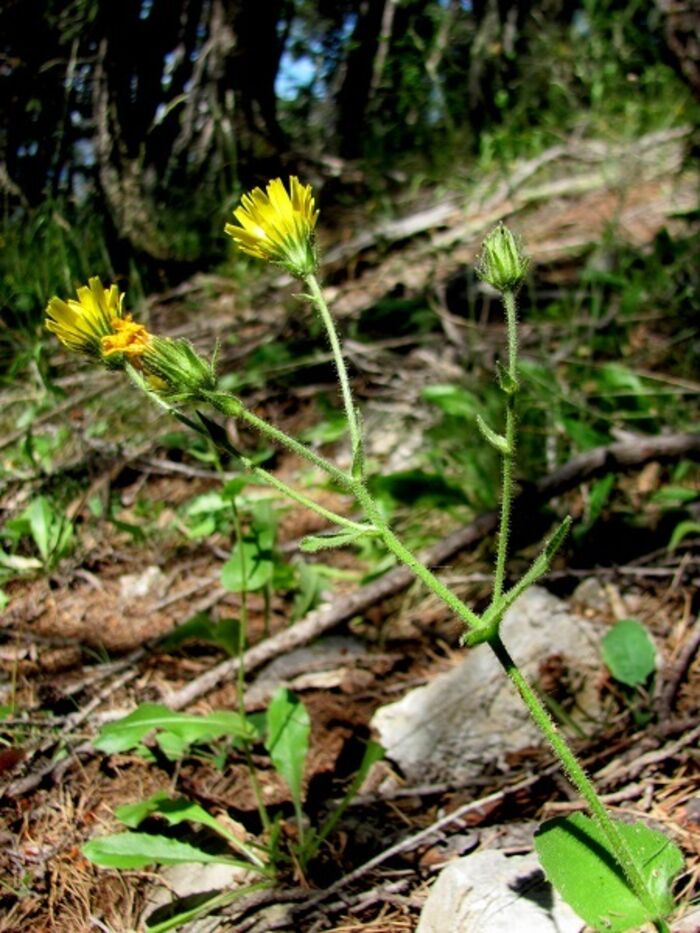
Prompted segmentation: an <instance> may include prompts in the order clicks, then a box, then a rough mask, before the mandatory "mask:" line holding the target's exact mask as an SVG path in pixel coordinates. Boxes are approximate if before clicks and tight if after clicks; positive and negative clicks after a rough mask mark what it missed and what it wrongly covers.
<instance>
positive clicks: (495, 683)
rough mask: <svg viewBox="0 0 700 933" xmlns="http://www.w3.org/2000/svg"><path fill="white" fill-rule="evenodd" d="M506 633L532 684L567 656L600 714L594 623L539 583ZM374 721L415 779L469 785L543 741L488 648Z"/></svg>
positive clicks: (512, 614)
mask: <svg viewBox="0 0 700 933" xmlns="http://www.w3.org/2000/svg"><path fill="white" fill-rule="evenodd" d="M501 632H502V636H503V641H504V642H505V644H506V646H507V648H508V650H509V651H510V653H511V655H512V656H513V657H514V659H515V660H516V662H517V663H518V664H519V665H520V666H521V668H522V670H523V671H524V673H525V674H526V676H527V677H528V678H529V680H530V681H532V680H533V679H534V678H535V677H536V676H537V671H538V665H539V664H540V663H541V662H542V661H544V660H546V659H547V658H548V657H550V656H551V655H553V654H560V655H563V656H564V660H565V662H566V664H567V665H568V666H569V667H570V668H571V669H572V670H573V672H574V676H575V678H577V679H578V680H579V681H580V683H579V687H580V689H578V690H577V691H576V698H577V703H578V705H579V706H580V707H582V708H583V709H585V710H586V711H587V712H588V713H590V714H592V715H594V714H595V712H596V708H597V693H596V690H595V681H594V677H593V676H592V674H593V672H594V671H596V670H598V669H599V667H600V663H601V662H600V654H599V649H598V644H599V637H598V636H597V634H596V632H595V629H594V628H593V626H592V624H591V622H589V621H588V620H587V619H584V618H583V617H582V616H579V615H574V614H572V613H571V612H569V610H568V608H567V606H566V604H565V603H563V602H562V601H561V600H559V599H557V598H556V597H555V596H552V595H551V594H550V593H548V592H547V591H546V590H544V589H542V588H540V587H532V588H531V589H530V590H528V591H527V592H526V593H525V594H523V596H521V598H520V599H519V600H518V602H517V603H516V604H515V605H514V606H513V607H512V608H511V609H510V610H509V612H508V613H506V616H505V618H504V620H503V624H502V629H501ZM372 725H373V727H374V729H375V730H376V732H377V733H378V739H379V741H380V742H381V744H382V745H383V746H384V748H385V750H386V753H387V756H388V757H389V758H390V759H392V760H393V761H394V762H395V763H396V764H397V765H399V767H400V768H401V770H402V772H403V774H404V775H405V777H406V779H407V780H408V781H409V782H412V783H421V782H424V781H452V782H455V783H462V782H468V781H469V780H470V779H471V778H473V777H476V776H477V775H479V774H481V773H483V770H484V767H485V765H487V764H489V763H492V762H497V763H499V764H500V766H501V768H502V769H503V770H505V769H506V768H507V764H506V761H505V754H506V752H515V751H518V750H519V749H522V748H524V747H526V746H528V745H533V744H541V742H542V741H543V740H542V739H541V737H540V734H539V732H538V730H537V728H536V727H535V725H534V724H533V723H532V721H531V720H530V717H529V715H528V713H527V710H526V709H525V707H524V705H523V703H522V701H521V700H520V697H519V696H518V695H517V693H516V692H515V689H514V687H513V686H512V685H511V684H510V681H508V680H507V678H506V677H505V675H504V673H503V670H502V668H501V667H500V665H499V663H498V661H497V660H496V658H495V656H494V655H493V653H492V651H491V650H490V649H489V648H488V646H486V645H480V646H479V647H478V648H473V649H470V650H468V651H467V652H466V654H465V657H464V660H463V661H462V662H461V663H460V664H459V665H458V666H457V667H455V668H453V669H452V670H451V671H448V672H446V673H444V674H440V675H438V676H437V677H435V679H434V680H432V681H431V682H430V683H429V684H428V685H427V686H425V687H419V688H417V689H415V690H412V691H410V692H409V693H407V694H406V695H405V696H404V697H402V699H401V700H399V701H398V702H396V703H392V704H390V705H388V706H383V707H381V708H380V709H379V710H377V712H376V713H375V715H374V717H373V719H372Z"/></svg>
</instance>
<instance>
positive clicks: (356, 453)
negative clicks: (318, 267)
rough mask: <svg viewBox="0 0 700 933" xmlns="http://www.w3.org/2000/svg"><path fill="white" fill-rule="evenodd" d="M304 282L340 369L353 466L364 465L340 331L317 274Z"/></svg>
mask: <svg viewBox="0 0 700 933" xmlns="http://www.w3.org/2000/svg"><path fill="white" fill-rule="evenodd" d="M304 282H305V284H306V287H307V288H308V289H309V295H310V297H311V299H312V301H313V303H314V305H315V306H316V308H317V309H318V312H319V314H320V315H321V320H322V321H323V326H324V327H325V328H326V333H327V334H328V340H329V342H330V345H331V351H332V353H333V359H334V360H335V365H336V369H337V370H338V380H339V382H340V392H341V395H342V397H343V405H344V406H345V415H346V417H347V419H348V428H349V430H350V443H351V446H352V462H353V466H354V465H355V464H357V463H359V464H360V465H361V466H362V459H363V458H362V432H361V430H360V424H359V421H358V417H357V411H356V410H355V403H354V401H353V397H352V391H351V389H350V380H349V379H348V371H347V367H346V366H345V360H344V358H343V351H342V349H341V346H340V340H339V339H338V332H337V331H336V329H335V322H334V321H333V317H332V315H331V313H330V311H329V310H328V305H327V303H326V299H325V298H324V296H323V292H322V290H321V286H320V285H319V284H318V279H317V278H316V276H315V275H313V274H312V275H308V276H307V277H306V278H305V279H304Z"/></svg>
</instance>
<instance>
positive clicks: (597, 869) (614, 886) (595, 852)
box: [535, 813, 683, 933]
mask: <svg viewBox="0 0 700 933" xmlns="http://www.w3.org/2000/svg"><path fill="white" fill-rule="evenodd" d="M615 826H616V827H617V829H618V831H619V833H620V835H621V836H622V838H623V839H624V841H625V842H626V843H627V845H628V847H629V849H630V850H631V852H632V856H633V858H634V861H635V863H636V865H637V867H638V868H639V871H640V873H641V875H642V877H643V878H644V880H645V881H646V883H647V886H648V889H649V892H650V894H651V897H652V900H653V902H654V903H655V904H656V905H657V911H656V916H654V917H652V916H651V915H650V913H649V911H648V910H647V909H646V908H645V907H644V905H643V904H642V902H641V901H640V900H639V898H638V897H637V896H636V894H635V893H634V892H633V891H632V889H631V888H630V887H629V884H628V883H627V880H626V879H625V877H624V875H623V873H622V870H621V868H620V867H619V865H618V863H617V860H616V859H615V856H614V855H613V853H612V851H611V848H610V843H609V842H608V840H607V837H606V836H605V835H604V833H603V832H602V830H601V829H600V828H599V827H598V825H597V824H596V823H594V822H593V820H591V819H590V818H589V817H587V816H585V815H584V814H582V813H575V814H573V815H572V816H570V817H558V818H557V819H554V820H548V821H547V822H546V823H543V824H542V826H541V827H540V828H539V829H538V831H537V833H536V834H535V848H536V850H537V854H538V855H539V857H540V861H541V863H542V867H543V868H544V871H545V873H546V875H547V878H548V879H549V880H550V881H551V883H552V884H553V885H554V887H555V888H556V889H557V891H559V893H560V894H561V896H562V897H563V898H564V900H565V901H566V902H567V903H568V904H570V905H571V907H573V909H574V910H575V911H576V913H577V914H578V915H579V916H580V917H581V918H582V919H583V920H584V921H585V922H586V923H587V924H589V925H590V926H592V927H594V928H595V929H596V930H604V931H606V933H623V931H625V930H631V929H637V928H639V927H640V926H641V925H642V924H643V923H646V922H648V921H650V920H655V919H663V918H664V917H667V916H668V915H669V914H670V912H671V911H672V909H673V897H672V895H671V882H672V881H673V878H674V877H675V876H676V875H677V874H678V872H679V871H680V870H681V869H682V867H683V855H682V853H681V852H680V850H679V849H678V848H677V847H676V846H675V845H673V843H672V842H671V841H670V840H669V839H667V838H666V836H664V834H663V833H660V832H658V831H657V830H654V829H648V828H647V827H646V826H644V825H643V824H641V823H634V824H632V825H630V824H628V823H622V822H620V821H618V820H616V821H615Z"/></svg>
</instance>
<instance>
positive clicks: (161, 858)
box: [81, 832, 239, 868]
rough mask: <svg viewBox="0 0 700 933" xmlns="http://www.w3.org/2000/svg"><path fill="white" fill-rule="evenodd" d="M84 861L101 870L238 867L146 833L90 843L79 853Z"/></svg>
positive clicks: (223, 858) (232, 861) (220, 857)
mask: <svg viewBox="0 0 700 933" xmlns="http://www.w3.org/2000/svg"><path fill="white" fill-rule="evenodd" d="M81 851H82V853H83V855H84V856H85V858H87V859H89V860H90V861H91V862H93V863H94V864H95V865H101V866H102V867H103V868H146V866H148V865H181V864H183V863H187V862H219V863H224V864H228V865H230V864H239V862H238V860H237V859H233V858H230V857H228V856H225V855H212V854H211V853H209V852H205V851H204V850H203V849H199V848H197V847H196V846H193V845H190V844H189V843H187V842H180V841H179V840H178V839H168V837H167V836H152V835H151V834H150V833H131V832H126V833H115V834H114V835H113V836H102V837H101V838H99V839H91V840H90V841H89V842H86V843H85V845H84V846H83V847H82V849H81Z"/></svg>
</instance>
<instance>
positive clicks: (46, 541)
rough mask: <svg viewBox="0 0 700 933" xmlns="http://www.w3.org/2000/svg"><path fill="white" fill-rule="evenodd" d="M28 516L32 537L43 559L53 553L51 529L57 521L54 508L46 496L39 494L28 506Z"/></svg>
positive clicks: (46, 558)
mask: <svg viewBox="0 0 700 933" xmlns="http://www.w3.org/2000/svg"><path fill="white" fill-rule="evenodd" d="M26 516H27V519H28V521H29V527H30V529H31V532H32V538H34V543H35V544H36V547H37V550H38V551H39V554H40V555H41V559H42V560H43V561H47V560H48V559H49V556H50V554H51V550H52V548H51V537H52V535H51V529H52V526H53V525H54V523H55V521H56V516H55V514H54V511H53V509H52V508H51V505H50V503H49V501H48V499H47V498H46V497H45V496H38V497H37V498H36V499H34V500H33V501H32V502H31V503H30V505H29V506H28V507H27V511H26Z"/></svg>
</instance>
